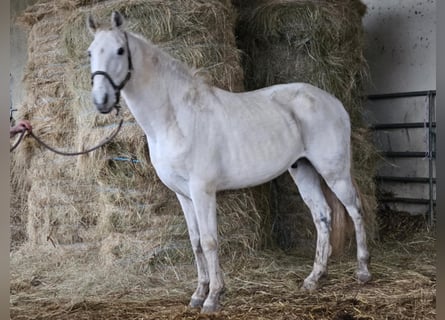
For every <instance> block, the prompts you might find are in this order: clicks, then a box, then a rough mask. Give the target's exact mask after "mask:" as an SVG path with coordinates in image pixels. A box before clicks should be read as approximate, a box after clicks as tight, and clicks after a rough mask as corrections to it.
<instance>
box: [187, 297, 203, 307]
mask: <svg viewBox="0 0 445 320" xmlns="http://www.w3.org/2000/svg"><path fill="white" fill-rule="evenodd" d="M203 304H204V299H194V298H192V299H191V300H190V303H189V307H190V308H201V307H202V305H203Z"/></svg>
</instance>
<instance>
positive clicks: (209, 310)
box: [201, 304, 220, 314]
mask: <svg viewBox="0 0 445 320" xmlns="http://www.w3.org/2000/svg"><path fill="white" fill-rule="evenodd" d="M219 309H220V308H219V306H218V305H214V304H211V305H204V306H203V307H202V309H201V313H204V314H210V313H215V312H218V311H219Z"/></svg>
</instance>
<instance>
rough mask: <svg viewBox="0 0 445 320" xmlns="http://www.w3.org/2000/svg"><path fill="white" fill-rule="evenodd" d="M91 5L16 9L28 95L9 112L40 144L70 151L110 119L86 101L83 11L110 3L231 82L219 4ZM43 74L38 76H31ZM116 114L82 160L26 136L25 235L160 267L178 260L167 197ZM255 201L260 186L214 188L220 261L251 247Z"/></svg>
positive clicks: (229, 35) (182, 246) (235, 75)
mask: <svg viewBox="0 0 445 320" xmlns="http://www.w3.org/2000/svg"><path fill="white" fill-rule="evenodd" d="M93 2H94V3H95V4H94V5H93V4H91V1H80V0H79V1H75V0H72V1H60V2H59V1H50V0H43V1H39V2H38V3H37V4H36V5H34V6H33V7H31V8H29V9H28V10H27V11H26V12H25V15H24V16H25V17H26V19H27V20H28V21H30V22H29V23H28V25H29V26H30V38H29V41H30V55H29V63H28V70H29V72H28V76H27V78H26V79H25V80H26V81H27V83H28V88H29V89H28V91H29V97H28V103H26V104H24V105H23V106H21V108H20V113H19V115H18V117H20V118H28V119H30V120H31V121H32V122H33V123H34V127H35V130H34V131H35V133H36V134H37V135H39V136H41V137H42V138H43V139H44V140H46V141H47V142H48V143H49V144H51V145H55V146H59V148H60V149H65V150H82V149H85V148H87V147H91V146H93V145H96V144H97V143H98V142H100V141H102V140H103V139H104V138H105V137H106V136H108V135H109V133H110V132H111V131H113V129H114V128H115V126H116V122H117V120H116V118H115V117H114V115H108V116H104V115H99V114H98V113H97V112H96V110H95V109H94V107H93V106H92V103H91V98H90V89H91V88H90V76H89V63H88V60H87V57H86V50H87V47H88V45H89V43H90V42H91V41H92V36H91V35H90V34H89V32H88V30H87V29H86V26H85V21H86V17H87V15H88V14H89V13H91V14H93V15H94V16H95V17H96V18H97V19H99V20H102V19H103V20H106V21H109V19H110V15H111V12H112V11H113V10H119V11H120V12H121V13H122V14H123V15H124V16H127V17H128V26H127V27H128V29H129V30H131V31H135V32H137V33H142V34H143V35H144V36H146V37H147V38H150V39H151V40H152V41H153V42H154V43H157V44H158V45H159V46H161V47H162V48H164V49H165V50H167V51H168V52H170V53H171V54H172V55H173V56H175V57H176V58H178V59H179V60H182V61H184V62H186V63H187V64H188V65H190V66H192V67H195V68H197V69H200V70H201V72H202V73H203V74H204V75H205V76H206V77H207V78H208V79H209V81H211V82H212V83H213V84H215V85H217V86H219V87H222V88H225V89H228V90H232V91H242V90H243V69H242V67H241V65H240V58H239V50H238V49H237V48H236V45H235V37H234V31H233V29H234V22H235V17H236V14H235V11H234V10H233V7H232V6H231V4H230V2H229V1H223V0H220V1H217V0H213V1H204V0H175V1H173V0H171V1H157V0H156V1H155V0H153V1H142V0H133V1H122V0H121V1H102V2H100V3H96V2H97V1H93ZM44 12H45V13H44ZM26 19H25V20H26ZM43 26H45V28H43ZM47 47H48V48H52V51H50V52H49V51H47V49H46V48H47ZM43 58H44V59H43ZM46 70H48V72H47V73H48V74H45V75H44V81H42V82H44V83H40V82H37V80H35V81H34V80H32V79H33V78H32V77H36V78H38V77H39V76H43V74H42V73H43V72H46ZM34 75H35V76H34ZM39 79H41V78H39ZM41 80H43V79H41ZM44 85H46V86H44ZM45 88H48V89H45ZM45 90H48V93H46V92H45ZM121 116H122V117H123V119H124V125H123V128H122V130H121V131H120V132H119V134H118V136H117V137H116V138H115V139H114V140H113V141H112V142H110V143H109V144H107V145H106V146H104V147H103V148H101V149H99V150H96V151H94V152H92V153H90V154H88V155H85V156H81V157H77V158H70V157H62V156H60V155H55V154H53V153H51V152H50V151H47V150H45V149H43V148H41V147H39V146H38V145H37V144H36V143H35V142H34V141H32V140H30V139H27V140H26V141H25V142H24V145H21V146H20V151H19V152H17V153H16V154H15V155H14V158H16V161H14V163H15V164H14V166H15V165H17V167H18V164H19V163H22V164H23V163H26V164H25V165H23V166H22V167H21V169H23V168H25V169H26V170H24V171H23V172H24V175H28V178H29V189H30V191H29V194H28V196H27V205H28V208H29V210H28V217H27V220H28V237H29V239H30V240H31V242H32V243H34V244H49V245H51V243H53V244H55V245H56V246H57V245H58V244H77V243H79V242H84V243H95V244H97V246H96V248H98V253H99V255H100V257H99V258H100V260H101V262H103V263H105V264H109V265H117V264H118V265H123V266H124V267H125V268H127V267H128V266H130V264H131V265H138V266H139V267H138V268H139V269H138V270H141V269H140V266H141V265H142V264H153V263H158V262H159V263H162V262H168V263H171V261H172V260H174V259H177V258H180V257H183V258H184V259H185V260H186V261H190V259H191V257H192V255H191V250H190V245H189V240H188V235H187V230H186V226H185V221H184V218H183V216H182V212H181V209H180V207H179V204H178V202H177V199H176V197H175V195H174V194H173V193H172V192H171V191H169V190H168V189H167V188H166V187H165V186H163V184H162V183H161V182H160V181H159V180H158V178H157V176H156V174H155V172H154V169H153V167H152V166H151V164H150V161H149V157H148V149H147V144H146V138H145V136H144V134H143V132H142V130H141V129H140V128H139V127H138V125H137V124H136V122H135V120H134V119H133V117H132V115H131V114H130V113H129V111H128V110H127V108H125V105H124V108H123V109H122V110H121ZM23 159H26V160H23ZM17 171H20V170H17ZM25 172H26V173H25ZM266 200H267V199H266V198H265V197H261V189H249V190H241V191H239V192H227V193H223V194H221V195H219V196H218V218H219V220H220V237H221V251H222V253H223V254H224V253H229V252H230V251H232V253H231V254H230V255H229V254H227V257H228V258H230V259H232V258H234V257H236V256H237V255H236V254H234V253H233V252H239V253H240V254H244V253H246V252H249V250H252V249H254V248H257V247H259V246H261V245H262V239H263V237H262V236H261V234H262V233H263V232H262V228H263V227H264V223H263V221H262V219H263V216H262V215H261V214H260V211H261V210H263V209H265V210H266V211H267V209H268V204H267V203H266V202H265V201H266ZM237 249H239V250H237ZM176 261H177V260H176Z"/></svg>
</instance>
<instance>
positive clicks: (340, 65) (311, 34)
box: [234, 0, 376, 248]
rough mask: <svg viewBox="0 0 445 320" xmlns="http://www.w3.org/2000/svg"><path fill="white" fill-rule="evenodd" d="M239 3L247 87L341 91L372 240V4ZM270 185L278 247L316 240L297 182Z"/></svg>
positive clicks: (319, 0) (311, 0)
mask: <svg viewBox="0 0 445 320" xmlns="http://www.w3.org/2000/svg"><path fill="white" fill-rule="evenodd" d="M234 3H235V4H237V5H238V6H239V8H240V11H241V14H240V18H239V23H238V27H237V35H238V38H239V39H238V44H239V47H240V48H242V49H243V50H244V51H245V53H246V55H245V56H244V62H243V65H244V67H245V86H246V89H248V90H253V89H258V88H262V87H266V86H270V85H273V84H278V83H289V82H308V83H311V84H313V85H315V86H318V87H320V88H322V89H324V90H326V91H328V92H330V93H332V94H333V95H335V96H336V97H337V98H339V99H340V100H341V101H342V102H343V104H344V106H345V108H346V110H347V111H348V112H349V115H350V117H351V122H352V155H353V161H352V162H353V176H354V178H355V180H356V182H357V185H358V187H359V190H360V192H361V200H362V204H363V206H364V213H365V220H366V226H367V229H368V234H369V236H370V238H372V237H373V236H374V228H375V208H376V199H375V186H374V182H373V177H374V172H375V161H376V160H375V159H376V153H375V151H374V148H373V146H372V144H371V142H370V138H369V137H368V132H367V130H366V127H365V125H364V123H363V121H362V115H361V111H362V109H361V105H362V98H361V97H362V94H363V84H364V81H365V80H366V76H367V64H366V61H365V58H364V56H363V41H364V37H363V29H362V23H361V18H362V16H363V14H364V13H365V11H366V6H365V5H364V4H363V3H362V2H361V1H359V0H337V1H325V0H256V1H246V2H244V1H243V2H241V1H236V0H235V1H234ZM320 130H322V128H321V127H320ZM272 189H273V190H275V192H273V194H272V198H273V199H274V205H273V208H272V211H273V212H274V213H273V215H274V216H275V224H274V225H275V235H276V239H277V240H278V242H279V244H280V245H281V246H282V247H285V248H294V247H301V246H302V245H303V246H306V245H308V243H313V239H314V232H315V231H314V230H315V229H314V228H313V223H312V222H311V220H312V219H311V218H310V214H309V212H308V209H307V208H306V206H305V205H304V203H303V201H302V200H301V198H300V197H299V195H298V193H297V190H296V188H295V185H294V184H293V182H292V181H291V179H290V178H289V177H288V176H287V175H286V176H282V177H280V178H278V179H277V180H275V181H274V182H273V188H272ZM341 210H343V211H344V208H341ZM341 210H340V211H341ZM295 213H297V214H295ZM296 230H298V232H296ZM302 231H304V232H302ZM308 240H309V241H308Z"/></svg>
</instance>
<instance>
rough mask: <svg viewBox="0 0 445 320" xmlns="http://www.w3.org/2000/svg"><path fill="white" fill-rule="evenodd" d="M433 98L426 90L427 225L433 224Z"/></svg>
mask: <svg viewBox="0 0 445 320" xmlns="http://www.w3.org/2000/svg"><path fill="white" fill-rule="evenodd" d="M433 99H434V95H433V93H432V92H431V91H430V92H428V124H429V125H428V162H429V163H428V165H429V168H428V174H429V194H430V201H429V209H430V210H429V211H430V212H429V219H428V222H429V225H430V226H432V225H433V224H434V189H433V161H434V158H433V151H434V139H433V138H434V136H433V135H434V133H433V129H432V123H433V113H434V110H433V106H434V104H433Z"/></svg>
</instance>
